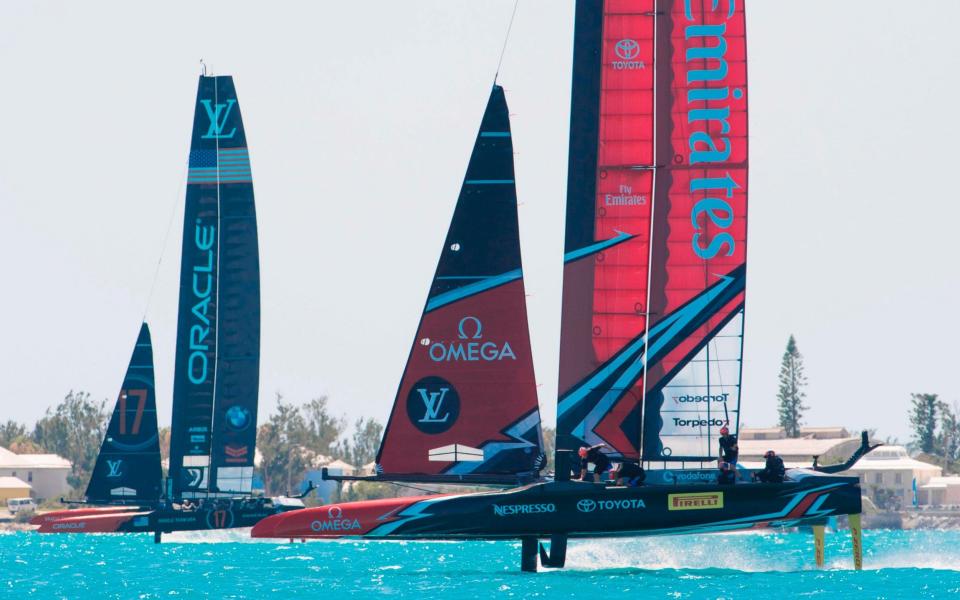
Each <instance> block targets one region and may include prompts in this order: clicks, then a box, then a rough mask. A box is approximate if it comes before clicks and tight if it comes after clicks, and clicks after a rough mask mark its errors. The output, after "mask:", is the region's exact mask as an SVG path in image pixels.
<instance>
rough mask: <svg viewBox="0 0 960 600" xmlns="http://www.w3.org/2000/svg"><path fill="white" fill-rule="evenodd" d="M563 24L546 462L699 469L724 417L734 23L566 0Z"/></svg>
mask: <svg viewBox="0 0 960 600" xmlns="http://www.w3.org/2000/svg"><path fill="white" fill-rule="evenodd" d="M727 8H729V9H730V10H729V11H728V10H727ZM688 9H689V10H688ZM688 12H689V15H688V14H687V13H688ZM576 19H577V21H576V27H575V33H574V38H575V40H574V85H573V93H572V109H571V134H570V172H569V175H568V177H569V182H568V193H567V250H566V255H565V267H564V295H563V321H562V330H561V356H560V361H561V368H560V387H559V391H560V393H559V399H558V418H557V440H558V441H557V447H558V448H565V449H570V448H575V447H576V446H578V445H581V444H597V443H605V444H606V445H607V446H608V449H609V450H610V453H611V454H612V455H614V456H615V457H621V458H624V459H630V460H639V459H641V458H644V459H646V460H669V459H671V457H672V458H676V457H678V456H681V455H682V456H684V457H685V458H689V457H692V456H696V457H699V458H701V459H708V458H709V457H710V455H711V453H712V446H713V445H714V444H712V442H710V439H712V438H715V437H716V435H717V431H718V429H719V425H718V423H720V424H731V425H734V426H735V421H736V419H737V418H738V415H739V389H740V385H739V383H740V369H741V366H742V361H741V358H740V357H741V353H742V323H743V319H742V313H743V298H744V282H745V262H746V254H745V246H746V169H747V154H746V46H745V42H744V40H745V34H744V20H743V8H742V6H738V3H736V2H730V3H727V5H726V6H720V3H716V2H712V1H707V0H687V1H685V2H681V1H679V0H580V1H578V2H577V13H576ZM598 79H599V85H597V84H598ZM629 165H632V166H629ZM591 180H592V183H591ZM623 232H627V233H629V234H630V237H629V238H627V239H624V238H625V236H623V235H622V234H623ZM588 236H589V237H588ZM611 240H617V243H615V244H613V243H610V241H611ZM726 338H730V339H732V340H735V343H734V344H733V345H735V346H737V348H736V349H734V348H733V347H732V346H731V345H730V344H719V345H718V344H716V343H715V344H713V345H711V343H710V342H711V340H717V339H726ZM703 364H706V365H707V368H706V369H705V370H703V369H699V367H700V366H701V365H703ZM698 369H699V370H698ZM691 389H703V390H705V392H704V393H700V394H692V395H691V394H689V393H684V392H685V391H688V390H691ZM714 391H717V392H718V393H713V392H714ZM704 398H707V399H708V400H707V401H706V405H705V406H702V404H703V402H704ZM717 398H720V399H722V401H717V402H716V405H714V399H717ZM695 405H701V406H695ZM718 415H722V416H718ZM688 438H690V439H693V438H696V439H697V440H698V441H697V444H698V446H697V448H696V451H694V448H693V446H691V444H690V443H688Z"/></svg>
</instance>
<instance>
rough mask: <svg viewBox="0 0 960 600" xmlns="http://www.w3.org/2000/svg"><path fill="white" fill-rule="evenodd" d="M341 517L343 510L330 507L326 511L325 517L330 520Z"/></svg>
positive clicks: (337, 507)
mask: <svg viewBox="0 0 960 600" xmlns="http://www.w3.org/2000/svg"><path fill="white" fill-rule="evenodd" d="M342 516H343V510H342V509H341V508H340V507H339V506H331V507H330V508H328V509H327V517H329V518H331V519H339V518H340V517H342Z"/></svg>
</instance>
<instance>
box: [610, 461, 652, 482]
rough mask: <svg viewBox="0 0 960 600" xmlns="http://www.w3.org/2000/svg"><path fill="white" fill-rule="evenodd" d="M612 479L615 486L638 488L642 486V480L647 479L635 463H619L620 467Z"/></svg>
mask: <svg viewBox="0 0 960 600" xmlns="http://www.w3.org/2000/svg"><path fill="white" fill-rule="evenodd" d="M614 478H615V479H616V480H617V485H625V486H627V487H638V486H640V485H643V480H644V479H646V478H647V474H646V473H645V472H644V470H643V467H641V466H640V465H638V464H637V463H632V462H627V461H624V462H622V463H620V467H618V468H617V471H616V473H614Z"/></svg>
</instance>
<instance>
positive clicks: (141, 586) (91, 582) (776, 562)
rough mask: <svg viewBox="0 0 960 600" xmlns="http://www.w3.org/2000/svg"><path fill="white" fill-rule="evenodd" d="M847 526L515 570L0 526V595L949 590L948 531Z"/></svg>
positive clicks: (488, 555) (594, 554)
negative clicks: (820, 556) (859, 548)
mask: <svg viewBox="0 0 960 600" xmlns="http://www.w3.org/2000/svg"><path fill="white" fill-rule="evenodd" d="M864 533H865V535H864V570H863V571H861V572H857V571H854V570H852V565H853V559H852V551H851V543H850V538H849V535H848V532H846V531H840V532H836V533H828V534H827V542H826V557H827V558H826V562H827V567H826V568H825V569H823V570H817V569H816V568H815V567H814V565H813V536H812V535H810V534H806V533H781V532H769V533H749V534H725V535H703V536H678V537H661V538H634V539H624V540H582V541H572V542H571V543H570V547H569V549H568V555H567V568H566V569H563V570H542V571H541V572H540V573H537V574H526V573H520V572H519V553H520V544H519V543H518V542H517V543H514V542H465V543H459V542H457V543H453V542H371V541H314V542H308V543H305V544H304V543H295V544H290V543H276V542H273V541H253V540H250V539H249V538H247V537H246V536H247V532H246V531H243V530H241V531H231V532H213V533H191V534H173V535H168V536H166V537H165V541H164V543H163V544H161V545H159V546H157V545H154V544H153V540H152V537H150V536H147V535H39V534H36V533H31V532H18V533H6V534H0V598H7V597H9V598H124V599H126V598H134V599H146V598H285V599H292V598H323V599H327V598H348V597H349V598H361V597H374V596H377V597H379V596H395V597H411V598H417V597H422V598H457V599H459V600H466V599H468V598H580V599H590V598H605V599H608V600H613V599H616V598H626V597H630V598H764V599H768V600H774V599H776V600H780V599H782V598H824V599H826V598H950V597H960V532H958V531H943V532H935V531H880V530H878V531H866V532H864Z"/></svg>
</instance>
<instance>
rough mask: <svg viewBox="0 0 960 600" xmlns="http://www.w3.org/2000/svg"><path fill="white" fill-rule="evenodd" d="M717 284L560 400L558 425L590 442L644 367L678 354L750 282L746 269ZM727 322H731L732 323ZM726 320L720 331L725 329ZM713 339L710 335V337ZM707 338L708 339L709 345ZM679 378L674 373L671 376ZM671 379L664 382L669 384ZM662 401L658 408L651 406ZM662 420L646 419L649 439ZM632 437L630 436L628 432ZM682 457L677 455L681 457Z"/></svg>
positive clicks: (648, 452)
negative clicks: (591, 434)
mask: <svg viewBox="0 0 960 600" xmlns="http://www.w3.org/2000/svg"><path fill="white" fill-rule="evenodd" d="M716 279H717V281H716V283H714V284H713V285H712V286H710V287H708V288H707V289H705V290H704V291H703V292H701V293H700V294H699V295H697V296H695V297H694V298H692V299H691V300H690V301H688V302H687V303H686V304H684V305H682V306H680V307H679V308H678V309H677V310H675V311H674V312H672V313H670V314H669V315H665V316H664V318H663V319H661V320H660V321H659V322H658V323H657V324H656V325H655V326H653V327H651V328H650V330H649V332H648V333H644V334H642V335H639V336H637V337H636V338H634V339H632V340H630V342H629V343H627V344H626V345H624V347H623V349H622V350H621V351H620V352H618V353H617V354H616V355H614V356H613V357H611V358H610V359H609V360H607V361H606V362H604V363H603V364H601V365H600V366H599V367H598V368H597V369H596V370H594V371H593V372H592V373H590V375H589V376H588V377H586V378H585V379H583V380H581V381H580V382H578V383H577V384H576V385H574V386H572V387H571V388H570V389H569V390H568V391H567V392H566V393H564V394H562V395H561V396H560V398H559V401H558V405H557V427H558V429H561V430H563V431H569V432H570V433H571V434H572V435H573V436H576V438H578V439H580V440H585V439H587V435H586V432H587V431H588V430H589V428H590V427H591V426H592V425H594V424H596V423H598V422H599V421H600V420H601V419H603V417H604V416H605V415H606V414H607V413H608V412H609V411H610V409H611V407H612V406H613V405H614V404H616V403H617V402H618V401H619V400H620V399H621V398H622V397H623V396H624V395H625V394H627V393H630V390H631V389H632V387H633V386H634V384H636V382H637V381H638V380H639V379H640V378H641V377H642V376H643V374H644V368H645V366H646V365H650V364H655V363H657V362H658V361H660V360H661V359H662V358H663V357H664V356H666V355H667V354H669V353H670V352H672V351H674V349H676V348H677V347H678V346H679V344H681V343H682V342H683V341H684V340H686V339H687V338H688V337H689V336H690V334H691V332H694V331H696V330H697V329H699V328H701V327H703V326H704V324H705V323H707V322H708V321H709V320H710V319H711V318H713V317H715V316H716V314H717V313H718V311H720V309H721V308H723V307H725V306H727V305H728V304H729V303H730V302H731V301H732V300H734V299H735V298H736V297H737V296H738V295H739V294H741V293H743V290H744V287H745V284H746V268H745V267H743V266H741V267H737V268H736V269H734V270H733V271H732V272H730V273H728V274H727V275H724V276H718V277H716ZM728 320H729V319H728ZM726 323H727V321H724V322H723V323H722V324H721V325H720V326H719V327H718V328H717V329H718V330H719V329H721V328H722V327H723V326H724V325H726ZM711 337H712V336H711ZM709 339H710V338H708V340H707V341H709ZM705 343H706V342H703V344H702V345H699V346H696V347H694V348H693V350H692V351H691V353H690V356H689V357H685V360H683V361H681V362H680V363H679V364H678V365H677V371H679V370H680V369H681V368H682V367H683V366H685V365H686V364H687V363H689V361H690V358H692V357H693V356H694V355H696V354H697V353H698V352H699V351H700V350H701V349H702V348H703V345H705ZM673 374H675V372H674V373H672V375H673ZM669 379H670V378H669V377H668V378H665V379H664V381H668V380H669ZM657 393H658V394H661V395H660V396H654V397H651V395H650V393H648V395H647V402H648V407H647V414H651V413H652V414H659V408H660V405H662V389H658V390H657ZM654 398H656V399H658V400H659V402H658V404H657V406H655V407H652V408H651V406H650V404H651V403H652V402H654ZM662 424H663V423H662V421H659V422H658V421H654V420H652V419H646V421H645V426H646V427H649V428H650V430H649V431H648V432H645V433H650V436H649V437H647V438H645V439H648V440H651V442H650V443H651V444H652V443H653V442H652V440H658V439H659V438H658V435H657V434H659V432H660V426H662ZM628 426H629V427H630V430H629V433H632V432H633V431H635V429H634V426H636V427H637V428H639V422H638V423H632V422H631V423H629V424H628ZM625 433H628V432H625ZM645 456H655V457H658V458H660V457H662V456H663V447H662V445H661V446H657V447H656V448H654V447H653V446H652V445H651V446H650V447H649V448H645ZM678 458H679V457H678Z"/></svg>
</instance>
